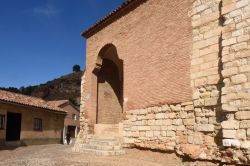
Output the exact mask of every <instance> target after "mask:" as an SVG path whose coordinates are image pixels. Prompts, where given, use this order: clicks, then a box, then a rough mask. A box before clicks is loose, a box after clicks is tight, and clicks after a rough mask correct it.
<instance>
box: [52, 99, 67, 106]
mask: <svg viewBox="0 0 250 166" xmlns="http://www.w3.org/2000/svg"><path fill="white" fill-rule="evenodd" d="M48 102H49V103H50V104H54V105H55V106H57V107H60V106H61V105H63V104H65V103H67V102H69V100H56V101H48Z"/></svg>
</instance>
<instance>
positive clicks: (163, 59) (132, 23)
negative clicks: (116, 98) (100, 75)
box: [86, 0, 192, 124]
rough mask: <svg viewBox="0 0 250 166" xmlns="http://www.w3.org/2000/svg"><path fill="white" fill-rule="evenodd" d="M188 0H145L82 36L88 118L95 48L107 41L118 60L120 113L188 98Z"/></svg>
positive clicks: (93, 92) (92, 110) (93, 111)
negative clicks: (121, 73) (121, 83)
mask: <svg viewBox="0 0 250 166" xmlns="http://www.w3.org/2000/svg"><path fill="white" fill-rule="evenodd" d="M190 8H191V3H190V2H189V1H165V0H157V1H154V0H148V1H146V2H145V3H143V4H142V5H141V6H139V7H137V8H136V9H135V10H133V11H131V12H130V13H128V14H127V15H125V16H123V17H122V18H120V19H119V20H117V21H115V22H113V23H112V24H110V25H109V26H107V27H105V28H104V29H102V30H101V31H99V32H98V33H96V34H95V35H93V36H92V37H90V38H88V39H87V65H86V67H87V70H86V80H87V82H86V93H87V95H88V96H90V98H89V100H88V101H86V109H87V112H88V113H87V116H88V117H90V118H89V120H90V123H92V124H94V123H95V122H96V120H95V118H94V117H96V103H97V102H96V98H97V97H96V91H97V89H96V87H97V86H96V83H97V78H96V76H95V75H94V74H93V73H92V70H93V69H94V66H95V63H96V60H97V56H98V53H99V51H100V50H101V49H102V48H103V47H104V46H105V45H106V44H108V43H112V44H113V45H114V46H115V47H116V49H117V53H118V56H119V58H120V59H122V60H123V62H124V67H123V68H124V91H123V93H124V101H125V102H124V105H123V110H124V111H125V112H126V111H128V110H131V109H136V108H146V107H149V106H154V105H161V104H164V103H179V102H185V101H189V100H191V95H192V92H191V87H190V73H189V71H190V56H191V42H192V40H191V39H192V38H191V35H192V29H191V19H190V17H188V15H187V13H188V11H189V10H190Z"/></svg>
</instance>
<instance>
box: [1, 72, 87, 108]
mask: <svg viewBox="0 0 250 166" xmlns="http://www.w3.org/2000/svg"><path fill="white" fill-rule="evenodd" d="M82 74H83V72H75V73H71V74H67V75H64V76H62V77H60V78H57V79H54V80H52V81H48V82H47V83H44V84H40V85H36V86H28V87H21V88H19V89H18V88H15V87H9V88H3V87H0V89H2V90H6V91H10V92H15V93H20V94H25V95H29V96H34V97H39V98H42V99H44V100H49V101H50V100H70V101H71V102H73V103H74V104H76V105H79V103H80V96H81V94H80V93H81V90H80V88H81V77H82Z"/></svg>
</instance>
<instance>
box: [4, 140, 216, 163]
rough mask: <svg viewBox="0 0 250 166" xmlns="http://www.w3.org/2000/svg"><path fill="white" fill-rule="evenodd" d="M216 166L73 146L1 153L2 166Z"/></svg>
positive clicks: (150, 154) (154, 154) (144, 153)
mask: <svg viewBox="0 0 250 166" xmlns="http://www.w3.org/2000/svg"><path fill="white" fill-rule="evenodd" d="M23 165H24V166H163V165H164V166H215V164H212V163H204V162H202V163H201V162H195V163H194V162H185V161H182V160H181V159H180V158H179V157H177V156H176V155H175V154H166V153H159V152H152V151H141V150H137V149H127V150H126V154H125V155H122V156H108V157H103V156H93V155H86V154H79V153H74V152H72V150H71V147H70V146H64V145H40V146H27V147H19V148H16V149H12V150H1V151H0V166H23Z"/></svg>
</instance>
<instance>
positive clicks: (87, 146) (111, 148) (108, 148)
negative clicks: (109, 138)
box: [81, 144, 122, 151]
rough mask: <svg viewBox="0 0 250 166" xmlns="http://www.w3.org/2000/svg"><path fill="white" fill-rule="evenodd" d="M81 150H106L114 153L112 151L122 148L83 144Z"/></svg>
mask: <svg viewBox="0 0 250 166" xmlns="http://www.w3.org/2000/svg"><path fill="white" fill-rule="evenodd" d="M81 148H84V149H93V150H104V151H112V150H121V149H122V147H121V146H119V145H117V146H106V145H91V144H83V145H81Z"/></svg>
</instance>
